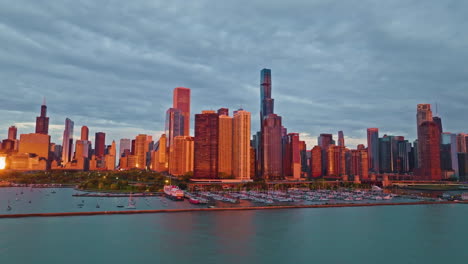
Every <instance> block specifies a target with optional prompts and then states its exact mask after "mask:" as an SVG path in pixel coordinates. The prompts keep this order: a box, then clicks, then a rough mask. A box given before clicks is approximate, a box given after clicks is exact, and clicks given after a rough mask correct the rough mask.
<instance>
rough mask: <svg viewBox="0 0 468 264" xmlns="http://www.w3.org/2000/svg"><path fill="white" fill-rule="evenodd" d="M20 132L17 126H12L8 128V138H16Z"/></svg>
mask: <svg viewBox="0 0 468 264" xmlns="http://www.w3.org/2000/svg"><path fill="white" fill-rule="evenodd" d="M17 134H18V129H17V128H16V127H15V126H11V127H9V128H8V139H10V140H15V139H16V136H17Z"/></svg>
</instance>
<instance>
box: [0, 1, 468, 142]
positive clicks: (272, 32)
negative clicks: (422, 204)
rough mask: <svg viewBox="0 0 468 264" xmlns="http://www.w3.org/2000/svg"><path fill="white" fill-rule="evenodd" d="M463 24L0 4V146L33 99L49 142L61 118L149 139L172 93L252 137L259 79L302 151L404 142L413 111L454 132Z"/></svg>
mask: <svg viewBox="0 0 468 264" xmlns="http://www.w3.org/2000/svg"><path fill="white" fill-rule="evenodd" d="M467 12H468V4H467V3H464V2H462V1H388V2H387V1H386V2H383V1H363V0H359V1H310V0H309V1H288V2H284V1H276V2H275V1H231V2H226V1H170V3H168V2H167V1H161V2H159V1H18V0H17V1H3V0H0V43H1V44H0V47H1V49H0V79H1V82H0V90H1V95H0V129H1V131H3V132H1V133H0V135H5V133H6V128H7V127H8V126H9V125H12V124H14V123H16V124H18V126H19V127H20V131H19V132H20V133H29V132H31V131H33V123H32V122H34V120H35V116H36V115H37V114H38V111H39V104H40V103H41V102H42V97H43V96H45V97H46V98H47V101H48V106H49V116H50V118H51V123H52V124H53V125H54V126H53V127H52V128H51V130H52V131H51V133H52V135H53V140H54V141H59V140H60V136H61V133H62V130H63V123H64V119H65V117H70V118H71V119H72V120H74V121H75V127H76V128H75V131H78V129H79V126H81V125H87V126H89V127H90V129H91V132H92V133H93V132H96V131H105V132H107V133H108V134H109V136H108V138H109V139H116V140H117V139H119V138H120V137H134V136H135V135H136V134H138V133H149V134H153V135H155V136H156V135H158V134H159V133H160V131H161V130H163V129H164V117H165V111H166V110H167V108H168V107H170V106H171V103H172V89H173V88H174V87H177V86H185V87H190V88H191V89H192V114H195V113H198V112H200V111H201V110H204V109H217V108H220V107H229V108H230V109H231V110H234V109H237V108H239V107H243V108H244V109H246V110H248V111H250V112H252V128H253V129H255V130H256V129H258V127H259V124H258V110H259V71H260V69H262V68H263V67H267V68H271V69H272V75H273V97H274V98H275V109H276V112H277V113H279V114H280V115H282V116H283V122H284V125H285V126H286V127H287V128H288V131H289V132H300V133H303V134H302V135H303V138H305V139H307V140H308V141H309V142H311V141H312V142H313V143H315V142H314V141H315V137H316V136H317V135H318V134H319V133H336V131H338V130H344V132H345V135H346V136H348V137H350V138H349V140H348V142H349V144H350V145H355V144H357V143H360V142H363V139H364V138H365V135H366V134H365V129H366V128H367V127H379V128H380V129H381V133H382V134H383V133H388V134H398V135H403V136H406V137H408V138H409V139H414V137H415V114H416V113H415V110H416V104H418V103H435V102H437V103H438V105H439V106H440V107H439V108H440V111H439V112H440V116H441V117H442V120H443V123H444V126H445V128H446V130H448V131H451V132H463V131H465V132H467V130H468V128H467V118H466V114H465V112H466V102H467V100H468V93H467V90H468V87H467V86H468V68H467V67H466V61H468V55H467V52H466V51H467V50H468V49H467V48H468V34H467V33H468V32H466V31H467V30H466V28H468V23H467V19H466V13H467ZM192 124H193V120H192ZM192 127H193V126H192ZM75 133H76V132H75ZM3 137H4V136H3ZM309 147H311V146H310V145H309Z"/></svg>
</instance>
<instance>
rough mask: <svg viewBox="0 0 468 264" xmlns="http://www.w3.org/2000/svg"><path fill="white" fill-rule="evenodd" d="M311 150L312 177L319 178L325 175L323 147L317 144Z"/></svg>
mask: <svg viewBox="0 0 468 264" xmlns="http://www.w3.org/2000/svg"><path fill="white" fill-rule="evenodd" d="M310 152H311V161H310V163H311V177H312V178H319V177H321V176H322V175H323V169H322V148H321V147H320V146H315V147H313V148H312V150H311V151H310Z"/></svg>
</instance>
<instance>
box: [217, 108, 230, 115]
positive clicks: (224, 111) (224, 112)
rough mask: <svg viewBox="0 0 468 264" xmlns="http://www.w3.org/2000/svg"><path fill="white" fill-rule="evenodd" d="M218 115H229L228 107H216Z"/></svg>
mask: <svg viewBox="0 0 468 264" xmlns="http://www.w3.org/2000/svg"><path fill="white" fill-rule="evenodd" d="M218 115H225V116H228V115H229V109H228V108H220V109H218Z"/></svg>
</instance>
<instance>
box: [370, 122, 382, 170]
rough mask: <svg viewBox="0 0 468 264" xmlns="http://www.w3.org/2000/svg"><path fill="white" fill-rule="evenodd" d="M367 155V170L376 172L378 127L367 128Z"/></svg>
mask: <svg viewBox="0 0 468 264" xmlns="http://www.w3.org/2000/svg"><path fill="white" fill-rule="evenodd" d="M367 150H368V152H367V157H368V159H369V161H368V164H369V170H370V171H372V172H374V173H378V172H379V171H380V168H379V129H378V128H368V129H367Z"/></svg>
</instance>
